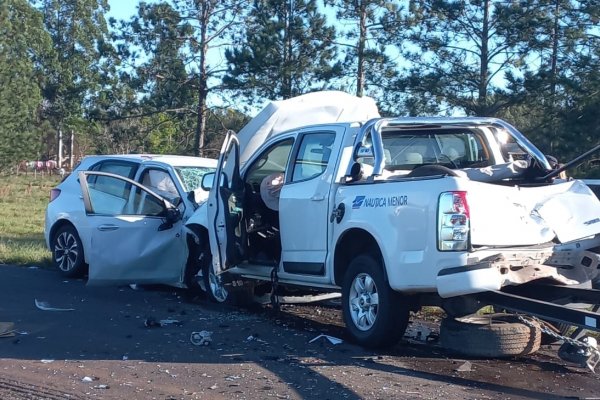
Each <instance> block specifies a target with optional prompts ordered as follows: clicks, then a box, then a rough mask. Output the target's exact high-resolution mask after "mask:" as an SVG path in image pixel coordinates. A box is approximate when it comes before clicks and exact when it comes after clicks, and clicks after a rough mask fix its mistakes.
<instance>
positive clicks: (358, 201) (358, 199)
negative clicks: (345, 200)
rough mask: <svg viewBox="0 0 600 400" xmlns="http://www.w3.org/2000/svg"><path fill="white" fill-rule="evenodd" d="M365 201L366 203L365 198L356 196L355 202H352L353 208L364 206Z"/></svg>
mask: <svg viewBox="0 0 600 400" xmlns="http://www.w3.org/2000/svg"><path fill="white" fill-rule="evenodd" d="M363 201H365V196H356V197H355V198H354V201H352V208H360V206H362V204H363Z"/></svg>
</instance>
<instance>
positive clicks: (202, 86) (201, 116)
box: [194, 1, 211, 157]
mask: <svg viewBox="0 0 600 400" xmlns="http://www.w3.org/2000/svg"><path fill="white" fill-rule="evenodd" d="M201 4H202V5H201V8H200V21H198V22H199V23H200V61H199V66H198V108H197V114H198V117H197V121H196V134H195V135H194V155H195V156H197V157H204V142H205V136H206V97H207V96H208V83H207V79H208V78H207V74H206V53H207V52H208V43H207V40H206V30H207V25H208V19H209V16H210V13H211V9H210V4H209V2H207V1H203V2H202V3H201Z"/></svg>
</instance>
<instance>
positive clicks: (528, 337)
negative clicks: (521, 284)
mask: <svg viewBox="0 0 600 400" xmlns="http://www.w3.org/2000/svg"><path fill="white" fill-rule="evenodd" d="M532 324H533V325H534V326H536V327H535V328H534V327H531V326H528V325H525V324H523V323H521V322H518V319H517V318H516V317H515V316H512V315H508V314H491V315H487V316H469V317H465V318H461V320H460V321H459V320H457V319H455V318H445V319H443V320H442V323H441V326H440V342H441V345H442V347H444V348H445V349H447V350H450V351H452V352H455V353H458V354H462V355H465V356H472V357H512V356H522V355H527V354H532V353H534V352H536V351H537V350H538V349H539V348H540V342H541V336H542V335H541V330H540V328H539V326H538V324H537V323H536V322H532Z"/></svg>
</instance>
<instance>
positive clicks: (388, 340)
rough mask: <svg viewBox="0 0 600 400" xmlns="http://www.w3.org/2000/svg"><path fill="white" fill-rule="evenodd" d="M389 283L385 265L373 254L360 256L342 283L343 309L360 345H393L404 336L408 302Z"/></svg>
mask: <svg viewBox="0 0 600 400" xmlns="http://www.w3.org/2000/svg"><path fill="white" fill-rule="evenodd" d="M402 300H403V297H402V296H400V295H399V294H398V293H397V292H395V291H393V290H392V289H391V288H390V286H389V285H388V283H387V282H386V280H385V278H384V274H383V266H382V265H381V264H380V263H379V262H378V261H376V260H375V259H374V258H373V257H372V256H370V255H361V256H358V257H356V258H355V259H354V260H353V261H352V262H351V263H350V265H349V266H348V270H347V271H346V275H345V277H344V281H343V284H342V312H343V317H344V322H345V324H346V327H347V329H348V331H349V333H350V335H351V336H352V338H353V339H354V341H355V342H357V343H358V344H360V345H362V346H365V347H385V346H390V345H392V344H394V343H396V342H398V340H400V338H401V337H402V335H404V331H405V330H406V326H407V325H408V316H409V308H408V304H405V303H403V302H402Z"/></svg>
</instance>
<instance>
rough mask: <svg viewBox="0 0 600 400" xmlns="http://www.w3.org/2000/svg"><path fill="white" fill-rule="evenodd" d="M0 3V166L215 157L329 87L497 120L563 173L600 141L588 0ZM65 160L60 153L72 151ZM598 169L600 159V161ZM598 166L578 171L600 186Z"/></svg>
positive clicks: (598, 13)
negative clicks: (112, 9) (264, 114)
mask: <svg viewBox="0 0 600 400" xmlns="http://www.w3.org/2000/svg"><path fill="white" fill-rule="evenodd" d="M108 11H109V2H108V0H5V1H3V2H0V86H1V87H2V91H0V154H1V155H2V156H1V159H0V169H2V170H5V169H10V168H11V167H12V168H14V165H15V164H16V163H17V162H19V161H20V160H23V159H44V158H53V159H57V158H58V157H57V155H58V151H59V148H58V146H57V136H58V135H59V134H60V133H63V134H65V135H64V136H65V137H70V135H71V133H73V135H74V137H75V142H76V143H75V144H76V147H77V148H78V151H79V153H80V154H88V153H115V152H118V153H120V152H152V153H175V154H195V155H202V156H212V157H214V156H216V155H217V154H218V149H219V148H220V142H221V140H222V138H223V136H224V133H225V132H226V131H227V130H228V129H233V130H239V129H240V128H241V126H243V124H244V123H245V122H246V121H247V120H248V118H249V116H250V115H251V114H253V113H255V112H256V111H257V110H258V109H260V108H261V107H262V106H263V105H264V103H265V102H266V101H267V100H278V99H286V98H290V97H293V96H297V95H300V94H304V93H308V92H311V91H315V90H322V89H336V90H344V91H347V92H350V93H353V94H356V95H358V96H363V95H367V96H371V97H374V98H375V100H376V101H377V102H378V104H379V106H380V109H381V110H382V112H383V113H384V114H385V115H397V116H404V115H406V116H408V115H478V116H497V117H501V118H504V119H506V120H507V121H509V122H511V123H513V124H514V125H515V126H517V128H519V129H520V130H522V131H523V132H524V133H525V134H526V135H527V136H528V137H530V138H531V139H532V141H533V142H534V143H535V144H536V145H537V146H538V147H540V148H541V149H542V150H543V151H544V152H546V153H548V154H552V155H554V156H556V157H557V158H559V160H561V161H567V160H568V159H570V158H572V157H574V156H576V155H578V154H580V153H583V152H584V151H586V150H587V149H589V148H590V147H591V146H593V145H595V144H596V143H597V142H598V141H599V138H600V135H599V132H598V129H600V128H599V125H600V124H599V122H600V121H599V120H598V118H600V117H599V116H598V107H599V106H600V77H599V74H600V72H599V71H600V68H599V67H600V31H599V28H598V22H599V21H600V6H598V4H597V2H595V1H591V0H580V1H575V0H523V1H519V2H505V1H500V0H471V1H468V2H466V1H459V0H412V1H406V0H285V1H275V0H252V1H251V0H203V1H199V0H170V1H167V0H163V1H160V0H157V1H151V2H144V1H140V2H139V4H138V5H137V8H136V12H135V14H134V15H131V16H129V17H126V18H124V19H121V20H115V19H112V18H111V19H109V18H108V17H107V12H108ZM61 154H62V153H61ZM597 158H599V159H600V156H598V157H597ZM598 164H599V163H595V164H594V163H586V164H584V165H582V166H580V167H579V168H578V169H577V170H576V171H575V173H576V174H577V175H580V176H585V175H588V176H598V174H599V173H600V168H598Z"/></svg>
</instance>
